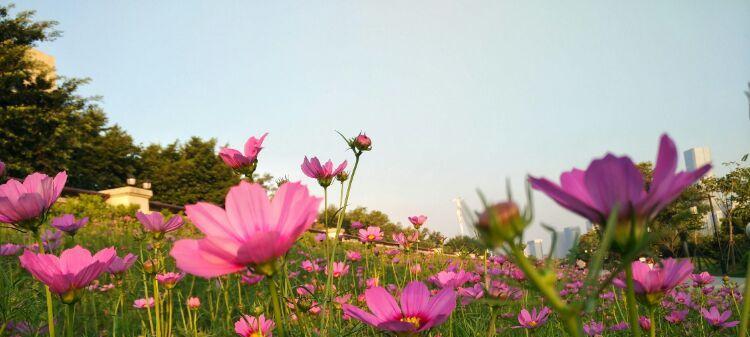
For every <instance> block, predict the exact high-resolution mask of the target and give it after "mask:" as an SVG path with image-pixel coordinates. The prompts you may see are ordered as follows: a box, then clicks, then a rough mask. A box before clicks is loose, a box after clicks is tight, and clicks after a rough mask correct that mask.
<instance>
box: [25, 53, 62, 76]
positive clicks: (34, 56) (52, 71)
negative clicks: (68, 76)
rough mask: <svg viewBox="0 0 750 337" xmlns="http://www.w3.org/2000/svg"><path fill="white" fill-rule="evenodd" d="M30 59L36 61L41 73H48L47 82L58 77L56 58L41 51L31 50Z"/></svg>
mask: <svg viewBox="0 0 750 337" xmlns="http://www.w3.org/2000/svg"><path fill="white" fill-rule="evenodd" d="M28 57H29V58H30V59H31V60H32V61H35V62H36V63H37V64H38V66H39V69H40V72H41V71H46V72H47V80H52V79H55V78H56V77H57V68H56V65H55V62H56V61H55V57H54V56H52V55H49V54H46V53H44V52H42V51H41V50H39V49H34V48H32V49H29V51H28Z"/></svg>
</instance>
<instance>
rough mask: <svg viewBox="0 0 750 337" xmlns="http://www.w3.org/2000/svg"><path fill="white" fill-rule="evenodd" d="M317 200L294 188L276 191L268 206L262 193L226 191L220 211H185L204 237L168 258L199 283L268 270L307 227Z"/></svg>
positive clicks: (251, 187) (254, 188)
mask: <svg viewBox="0 0 750 337" xmlns="http://www.w3.org/2000/svg"><path fill="white" fill-rule="evenodd" d="M319 204H320V198H316V197H313V196H311V195H310V194H309V192H308V190H307V187H305V186H304V185H302V184H300V183H286V184H283V185H281V187H279V189H278V190H277V191H276V194H275V196H274V197H273V198H272V199H271V200H269V199H268V196H267V194H266V190H265V189H264V188H263V187H262V186H260V185H258V184H250V183H248V182H246V181H242V182H240V184H239V185H237V186H234V187H232V188H231V189H230V190H229V193H228V194H227V197H226V202H225V208H221V207H219V206H216V205H213V204H210V203H205V202H200V203H197V204H195V205H187V206H186V207H185V209H186V213H187V216H188V218H189V219H190V220H191V222H192V223H194V224H195V226H196V227H198V229H199V230H200V231H201V232H203V234H205V235H206V236H205V237H204V238H203V239H200V240H191V239H184V240H179V241H177V242H175V244H174V247H173V248H172V251H171V253H170V254H171V255H172V257H174V258H175V260H176V261H177V267H178V268H179V269H181V270H183V271H185V272H188V273H190V274H193V275H197V276H202V277H214V276H219V275H226V274H231V273H234V272H238V271H241V270H243V269H245V268H246V267H247V266H252V267H256V268H255V271H256V272H259V273H267V274H272V273H273V271H272V270H260V269H262V268H260V267H268V266H267V265H266V264H272V262H274V261H275V260H276V259H277V258H279V257H281V256H283V255H284V254H285V253H286V252H287V251H288V250H289V248H291V247H292V245H294V243H295V241H296V240H297V239H298V238H299V237H300V236H301V235H302V234H303V233H304V232H305V231H307V230H308V229H309V228H310V226H312V224H313V222H314V221H315V218H316V217H317V214H318V205H319Z"/></svg>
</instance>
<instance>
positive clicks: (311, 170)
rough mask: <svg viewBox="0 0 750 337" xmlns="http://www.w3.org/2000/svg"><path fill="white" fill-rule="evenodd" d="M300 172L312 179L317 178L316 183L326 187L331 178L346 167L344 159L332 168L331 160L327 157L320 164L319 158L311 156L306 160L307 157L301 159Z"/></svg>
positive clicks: (329, 183)
mask: <svg viewBox="0 0 750 337" xmlns="http://www.w3.org/2000/svg"><path fill="white" fill-rule="evenodd" d="M301 167H302V172H303V173H304V174H305V175H306V176H308V177H310V178H313V179H317V180H318V184H320V186H322V187H328V186H330V185H331V182H332V181H333V178H335V177H336V175H338V174H339V173H341V172H342V171H344V169H346V160H344V161H343V162H341V164H339V166H337V167H336V168H335V169H334V168H333V162H331V160H330V159H329V160H328V161H327V162H326V163H325V164H322V165H321V164H320V160H318V158H317V157H312V159H310V160H308V159H307V157H305V159H304V160H303V161H302V166H301Z"/></svg>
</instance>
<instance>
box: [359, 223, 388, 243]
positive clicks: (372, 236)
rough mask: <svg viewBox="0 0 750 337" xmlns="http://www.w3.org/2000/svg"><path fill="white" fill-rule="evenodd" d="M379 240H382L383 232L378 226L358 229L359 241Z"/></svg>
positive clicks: (370, 241)
mask: <svg viewBox="0 0 750 337" xmlns="http://www.w3.org/2000/svg"><path fill="white" fill-rule="evenodd" d="M380 240H383V232H382V231H381V230H380V227H375V226H369V227H367V229H364V228H362V229H360V230H359V241H361V242H362V243H373V242H376V241H380Z"/></svg>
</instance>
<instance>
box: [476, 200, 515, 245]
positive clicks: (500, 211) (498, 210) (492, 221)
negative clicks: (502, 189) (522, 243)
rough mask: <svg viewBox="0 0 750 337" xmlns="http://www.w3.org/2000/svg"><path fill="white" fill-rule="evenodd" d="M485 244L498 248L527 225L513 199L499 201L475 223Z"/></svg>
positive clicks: (512, 238) (511, 239) (513, 237)
mask: <svg viewBox="0 0 750 337" xmlns="http://www.w3.org/2000/svg"><path fill="white" fill-rule="evenodd" d="M475 227H476V228H477V230H478V231H479V233H480V234H481V237H482V239H483V240H484V242H485V244H487V245H488V246H489V247H490V248H496V247H498V246H500V245H502V244H503V243H505V242H509V241H513V240H514V239H515V238H517V237H518V236H519V235H521V233H523V229H524V228H525V227H526V222H525V221H524V219H523V218H522V217H521V214H520V212H519V210H518V206H517V205H516V204H515V203H514V202H512V201H506V202H501V203H497V204H495V205H492V206H490V207H489V208H487V209H486V210H485V211H484V213H482V214H480V215H479V219H478V221H477V223H476V225H475Z"/></svg>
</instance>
